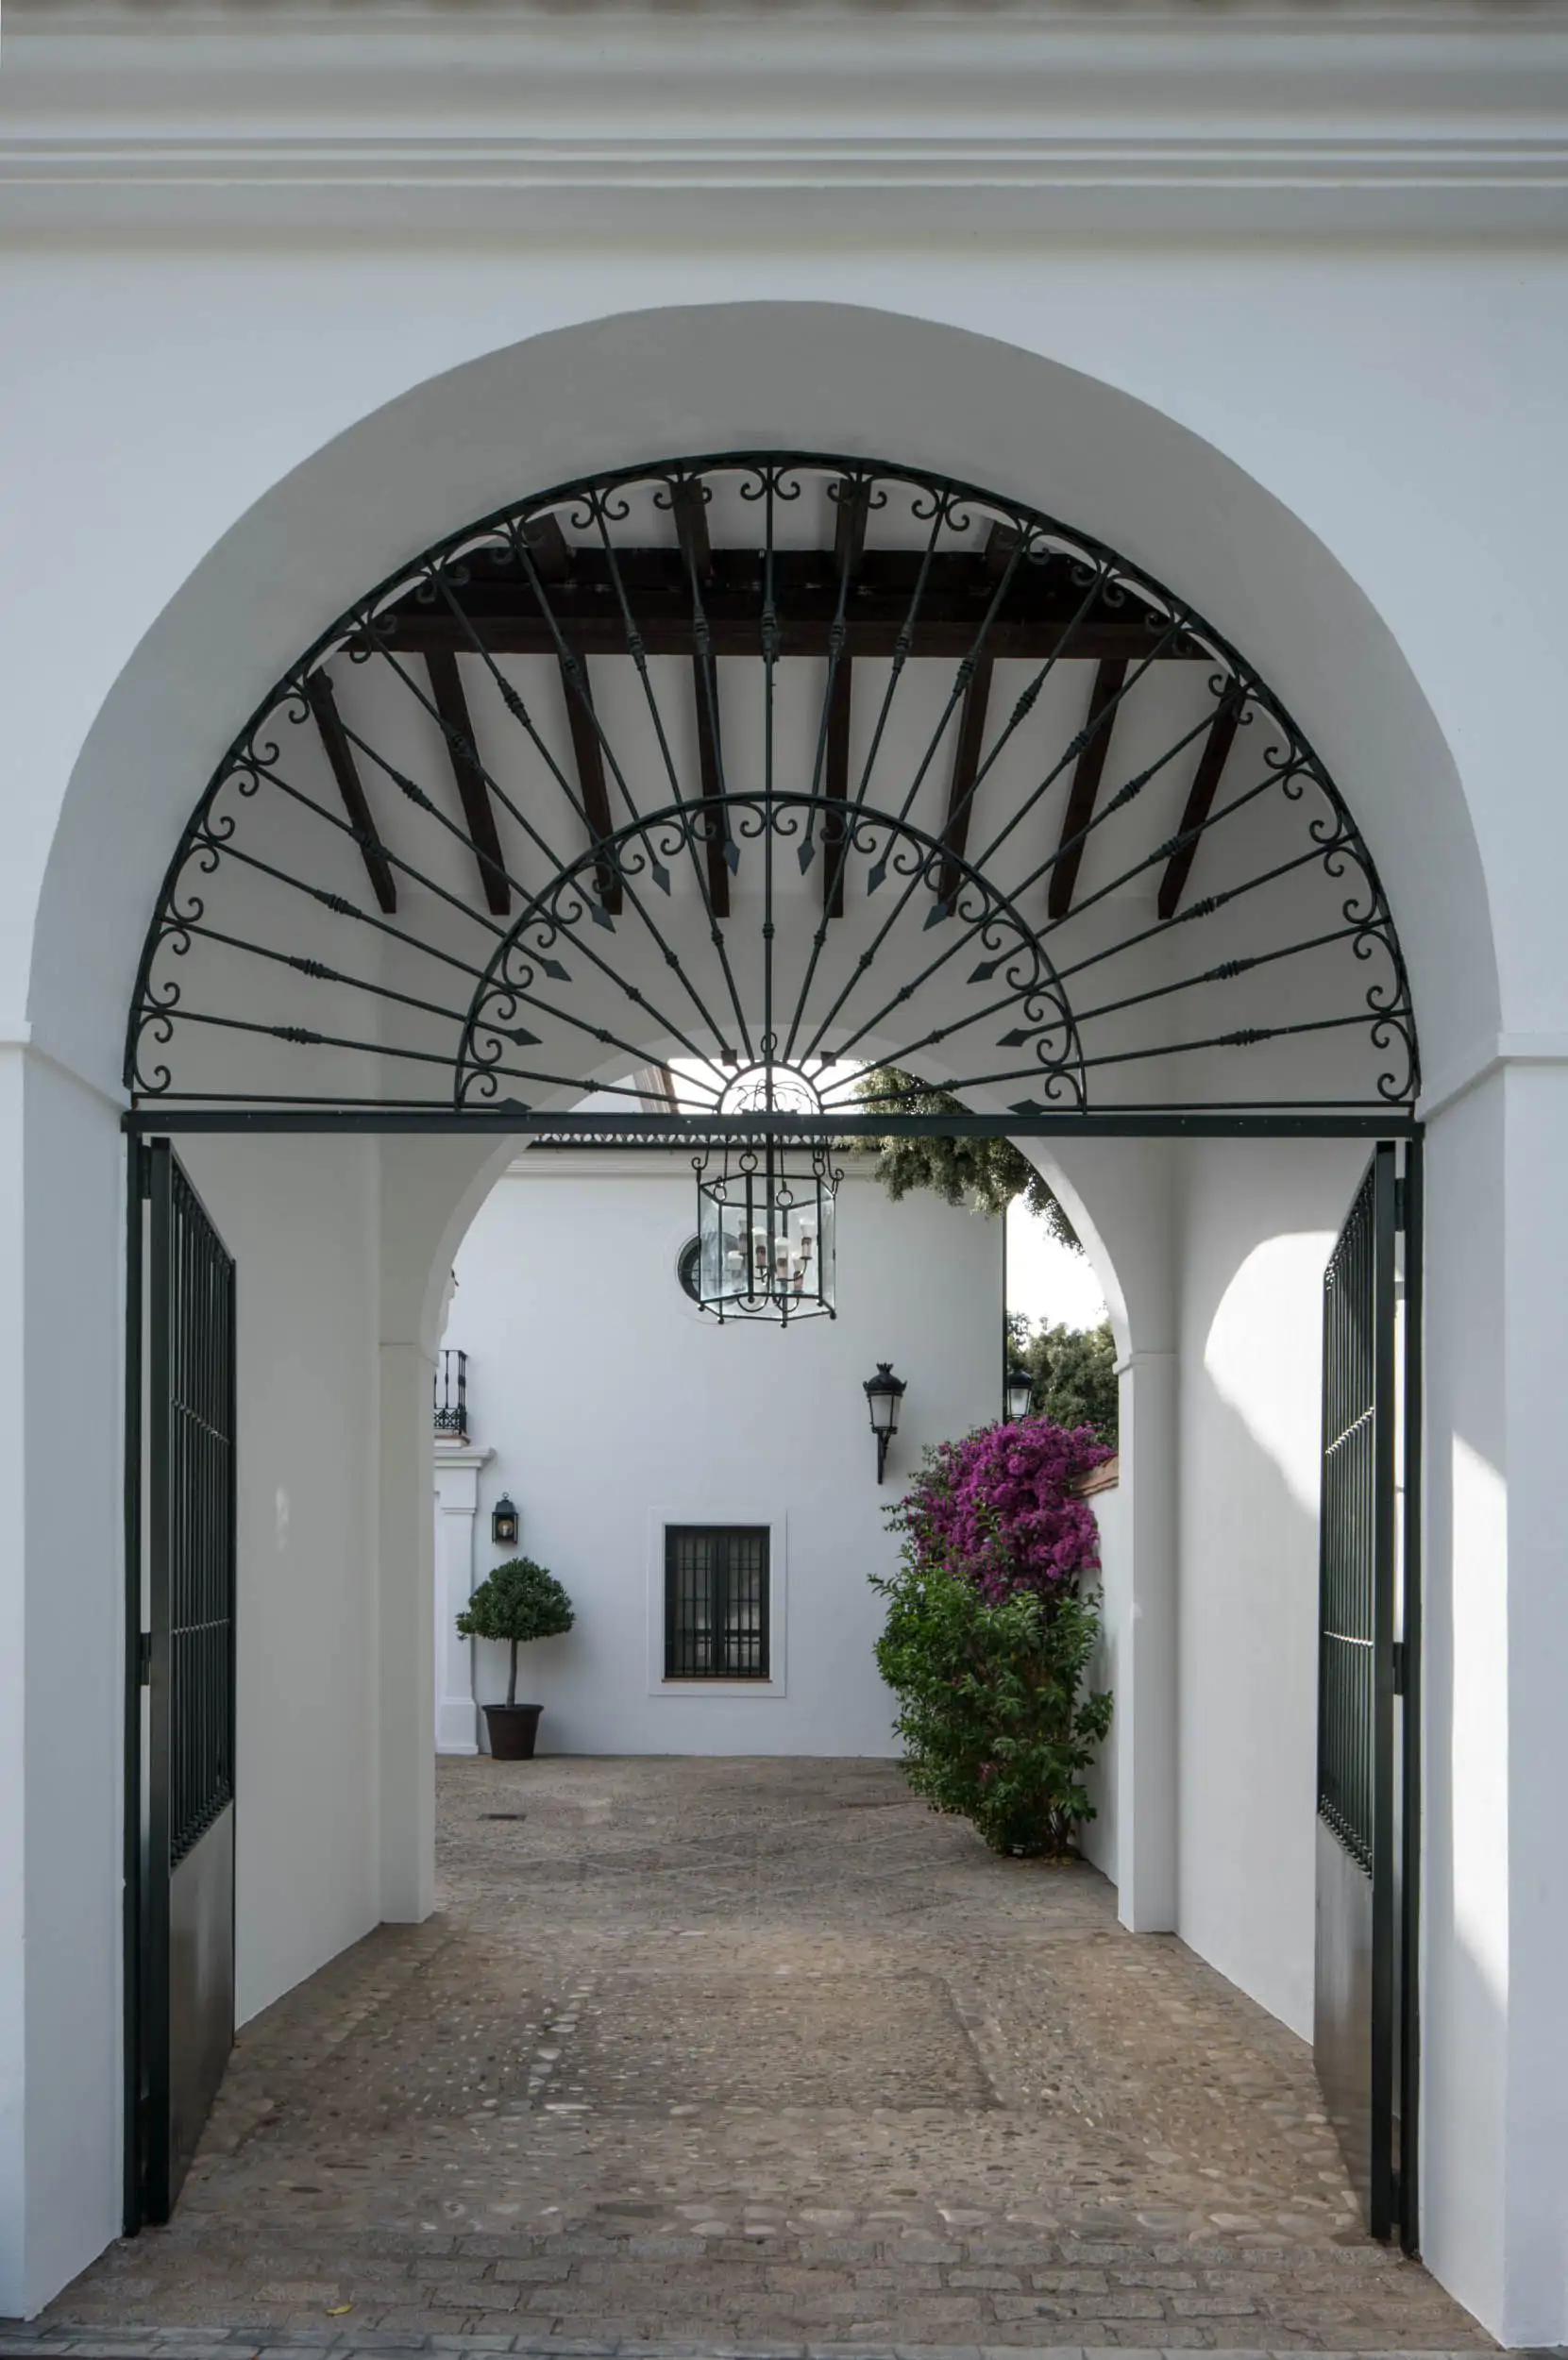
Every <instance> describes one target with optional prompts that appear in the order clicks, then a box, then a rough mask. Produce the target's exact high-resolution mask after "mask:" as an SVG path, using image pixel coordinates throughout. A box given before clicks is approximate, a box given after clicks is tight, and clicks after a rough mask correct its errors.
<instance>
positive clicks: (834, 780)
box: [822, 476, 871, 918]
mask: <svg viewBox="0 0 1568 2360" xmlns="http://www.w3.org/2000/svg"><path fill="white" fill-rule="evenodd" d="M870 514H871V487H870V485H869V483H857V482H855V481H853V480H851V478H850V477H848V476H846V477H843V478H841V480H840V481H839V485H838V499H837V503H836V507H835V517H834V528H833V571H834V580H835V607H836V604H837V598H838V589H839V587H840V586H841V585H842V584H843V583H845V582H848V583H849V585H850V589H851V594H852V597H857V596H858V584H859V582H860V577H861V575H862V573H863V572H864V570H865V565H866V527H867V524H868V521H869V518H870ZM851 602H852V601H851ZM830 629H831V625H830ZM823 653H824V654H829V653H831V649H830V647H829V643H828V641H827V640H826V638H824V640H823ZM853 712H854V658H853V656H852V655H851V654H849V653H848V652H846V653H844V654H841V655H840V656H839V659H838V662H837V665H836V666H835V668H834V675H833V686H832V689H831V690H830V692H829V696H828V728H827V743H826V745H825V746H824V748H823V751H822V792H823V794H824V795H825V796H826V797H827V799H828V801H829V802H831V803H838V804H843V803H847V802H848V801H849V796H850V722H851V716H852V715H853ZM848 865H849V864H848V862H847V860H846V858H845V828H844V822H843V820H842V818H840V816H839V814H838V813H837V812H836V811H825V812H824V813H823V814H822V915H823V917H824V918H842V917H843V915H844V871H845V868H847V867H848Z"/></svg>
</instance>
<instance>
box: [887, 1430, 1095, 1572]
mask: <svg viewBox="0 0 1568 2360" xmlns="http://www.w3.org/2000/svg"><path fill="white" fill-rule="evenodd" d="M1110 1456H1111V1454H1110V1451H1109V1450H1108V1448H1107V1447H1106V1445H1105V1444H1104V1442H1101V1441H1097V1440H1096V1438H1095V1436H1094V1433H1093V1431H1092V1429H1091V1428H1090V1427H1088V1426H1087V1425H1082V1426H1075V1427H1072V1428H1071V1429H1070V1428H1068V1427H1066V1426H1060V1425H1053V1424H1051V1422H1050V1420H1049V1419H1047V1418H1025V1419H1022V1420H1020V1421H1019V1422H1018V1423H1016V1424H1003V1425H992V1426H985V1427H982V1429H981V1430H980V1432H979V1433H977V1434H969V1435H966V1436H965V1438H964V1440H963V1441H960V1442H944V1443H942V1444H941V1445H940V1447H939V1448H938V1449H937V1450H936V1451H934V1452H933V1453H932V1456H931V1458H930V1461H929V1462H928V1464H927V1466H926V1467H925V1469H924V1470H923V1471H922V1473H921V1474H920V1475H919V1477H918V1478H917V1480H916V1482H915V1484H914V1486H913V1488H912V1489H911V1491H910V1492H909V1493H908V1496H907V1497H906V1498H905V1500H904V1501H903V1503H902V1510H901V1517H900V1521H901V1522H902V1524H903V1526H904V1528H905V1529H906V1531H907V1532H908V1533H909V1536H910V1538H911V1540H912V1541H913V1542H914V1544H915V1548H916V1551H917V1554H918V1556H919V1557H920V1558H922V1559H927V1560H929V1561H930V1562H932V1563H936V1562H938V1561H939V1562H943V1563H946V1564H949V1565H951V1566H953V1567H954V1568H955V1569H956V1570H957V1571H959V1572H961V1573H963V1574H964V1575H966V1576H968V1578H969V1580H970V1581H972V1582H973V1583H974V1585H975V1587H976V1589H977V1590H978V1591H979V1592H980V1593H981V1595H982V1597H984V1598H985V1599H986V1601H987V1603H989V1604H991V1605H999V1604H1000V1603H1001V1602H1002V1600H1003V1598H1008V1597H1012V1596H1014V1595H1016V1594H1017V1593H1019V1592H1020V1591H1035V1592H1037V1593H1039V1594H1041V1595H1042V1596H1046V1597H1049V1596H1052V1595H1054V1594H1057V1593H1061V1592H1062V1591H1064V1590H1067V1589H1070V1588H1071V1587H1072V1586H1073V1584H1075V1583H1076V1581H1077V1580H1078V1578H1079V1576H1081V1575H1083V1574H1086V1573H1093V1572H1095V1571H1096V1570H1097V1569H1098V1567H1099V1563H1100V1536H1099V1531H1098V1528H1097V1526H1096V1525H1095V1521H1094V1512H1093V1510H1092V1509H1090V1507H1089V1506H1088V1503H1087V1501H1086V1500H1082V1499H1080V1498H1078V1497H1077V1496H1076V1493H1075V1492H1074V1490H1073V1488H1072V1487H1073V1486H1074V1485H1075V1484H1076V1482H1077V1481H1078V1479H1079V1478H1080V1477H1081V1476H1083V1475H1087V1473H1088V1472H1089V1470H1090V1468H1091V1467H1097V1466H1098V1465H1099V1464H1100V1462H1101V1460H1102V1459H1104V1458H1109V1457H1110Z"/></svg>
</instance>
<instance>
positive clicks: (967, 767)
mask: <svg viewBox="0 0 1568 2360" xmlns="http://www.w3.org/2000/svg"><path fill="white" fill-rule="evenodd" d="M990 696H991V659H990V657H989V656H988V655H983V656H979V657H977V658H976V660H975V666H974V670H973V671H972V672H971V673H970V674H969V686H968V687H967V688H966V689H965V691H964V703H963V709H962V711H961V712H960V714H959V716H958V743H957V745H956V746H955V747H954V748H953V778H952V780H951V782H950V784H949V786H948V816H947V824H946V826H945V827H944V828H943V830H942V848H943V851H946V852H949V853H951V854H953V859H951V860H944V861H943V863H942V866H941V868H940V869H939V870H938V871H937V876H936V899H937V900H938V901H939V902H951V901H952V899H953V895H954V894H955V893H956V892H957V890H958V869H957V867H956V863H957V862H958V861H961V860H962V859H963V857H964V851H965V848H966V847H967V845H968V843H969V813H970V810H971V809H972V807H973V804H974V782H975V778H976V776H977V774H978V772H979V769H980V751H981V747H982V745H983V744H984V742H985V736H986V706H987V705H988V703H989V702H990Z"/></svg>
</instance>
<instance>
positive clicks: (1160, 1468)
mask: <svg viewBox="0 0 1568 2360" xmlns="http://www.w3.org/2000/svg"><path fill="white" fill-rule="evenodd" d="M1120 1374H1121V1481H1122V1484H1123V1486H1124V1487H1126V1506H1125V1509H1124V1515H1125V1524H1124V1526H1123V1530H1124V1532H1125V1534H1126V1543H1127V1557H1128V1561H1129V1568H1130V1575H1129V1578H1130V1586H1131V1595H1130V1598H1129V1599H1128V1602H1127V1611H1126V1615H1125V1620H1124V1623H1123V1627H1122V1629H1121V1634H1120V1644H1119V1647H1118V1660H1117V1667H1116V1717H1115V1719H1114V1721H1113V1722H1112V1724H1111V1732H1112V1734H1111V1742H1112V1744H1113V1745H1114V1746H1115V1748H1116V1792H1117V1797H1118V1809H1117V1912H1118V1914H1119V1915H1120V1917H1121V1923H1122V1924H1123V1926H1125V1927H1127V1928H1128V1929H1129V1930H1130V1931H1132V1932H1133V1933H1135V1934H1155V1933H1170V1932H1172V1931H1173V1930H1174V1929H1175V1924H1176V1843H1177V1830H1176V1673H1177V1663H1176V1394H1177V1361H1176V1356H1175V1354H1174V1353H1173V1352H1134V1353H1132V1354H1131V1355H1129V1356H1128V1357H1127V1358H1126V1359H1124V1360H1123V1361H1122V1362H1121V1369H1120Z"/></svg>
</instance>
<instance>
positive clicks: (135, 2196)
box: [120, 1138, 147, 2237]
mask: <svg viewBox="0 0 1568 2360" xmlns="http://www.w3.org/2000/svg"><path fill="white" fill-rule="evenodd" d="M146 1176H147V1151H146V1149H145V1147H144V1146H143V1144H142V1142H141V1140H140V1139H135V1138H132V1139H127V1140H126V1370H125V1385H126V1398H125V1453H126V1462H125V1540H124V1547H125V1673H124V1698H125V1716H126V1717H125V1728H124V1732H123V1736H124V1753H123V1767H122V1773H121V1776H122V1779H123V1783H124V1807H125V1830H124V1847H123V1853H122V1862H121V1876H122V1879H123V1884H122V1895H121V1902H122V1911H123V1916H122V1930H121V1945H122V1959H121V1981H122V1992H121V2006H122V2019H121V2034H120V2037H121V2042H122V2056H121V2065H122V2080H123V2095H122V2099H121V2103H122V2106H123V2108H124V2116H123V2120H122V2123H121V2137H122V2148H123V2153H122V2184H121V2216H122V2220H123V2225H124V2233H125V2234H126V2236H127V2237H133V2236H135V2234H136V2233H137V2231H138V2230H139V2229H140V2228H141V2226H142V2132H143V2125H142V1630H143V1623H142V1323H143V1313H144V1307H145V1306H144V1305H143V1255H142V1226H143V1211H142V1207H143V1202H144V1200H145V1195H146Z"/></svg>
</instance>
